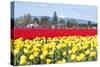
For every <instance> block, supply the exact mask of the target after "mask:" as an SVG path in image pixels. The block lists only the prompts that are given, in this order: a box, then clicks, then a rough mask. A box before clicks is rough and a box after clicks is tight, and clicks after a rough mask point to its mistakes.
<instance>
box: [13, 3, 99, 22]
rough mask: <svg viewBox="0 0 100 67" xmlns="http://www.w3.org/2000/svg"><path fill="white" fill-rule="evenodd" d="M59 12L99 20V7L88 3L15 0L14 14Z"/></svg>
mask: <svg viewBox="0 0 100 67" xmlns="http://www.w3.org/2000/svg"><path fill="white" fill-rule="evenodd" d="M55 11H56V12H57V16H58V17H62V18H65V17H66V18H75V19H83V20H90V21H93V22H96V21H97V7H96V6H86V5H71V4H54V3H37V2H22V1H15V5H14V16H15V18H16V17H20V16H24V14H28V13H30V14H31V15H32V16H50V17H52V16H53V14H54V12H55Z"/></svg>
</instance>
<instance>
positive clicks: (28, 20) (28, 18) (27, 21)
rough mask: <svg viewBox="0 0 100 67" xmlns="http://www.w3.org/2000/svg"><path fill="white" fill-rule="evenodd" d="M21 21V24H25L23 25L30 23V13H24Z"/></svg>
mask: <svg viewBox="0 0 100 67" xmlns="http://www.w3.org/2000/svg"><path fill="white" fill-rule="evenodd" d="M22 21H23V23H22V24H23V25H25V26H26V25H27V24H30V23H32V17H31V15H30V14H27V15H24V17H23V19H22Z"/></svg>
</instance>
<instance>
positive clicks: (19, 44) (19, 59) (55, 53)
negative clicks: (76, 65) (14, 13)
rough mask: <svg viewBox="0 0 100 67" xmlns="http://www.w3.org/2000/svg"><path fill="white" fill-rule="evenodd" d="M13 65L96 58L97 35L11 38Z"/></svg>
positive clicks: (91, 59)
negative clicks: (31, 38) (30, 38)
mask: <svg viewBox="0 0 100 67" xmlns="http://www.w3.org/2000/svg"><path fill="white" fill-rule="evenodd" d="M11 53H12V56H13V57H14V58H13V60H12V61H13V62H14V63H13V64H14V65H26V64H27V65H28V64H51V63H66V62H80V61H95V60H96V59H97V36H86V37H83V36H64V37H54V38H50V37H49V38H45V37H36V38H34V39H33V40H29V39H23V38H18V39H16V40H12V45H11Z"/></svg>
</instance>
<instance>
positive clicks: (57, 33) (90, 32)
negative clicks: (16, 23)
mask: <svg viewBox="0 0 100 67" xmlns="http://www.w3.org/2000/svg"><path fill="white" fill-rule="evenodd" d="M11 33H12V38H14V39H16V38H19V37H23V38H25V39H33V38H35V37H61V36H94V35H96V34H97V30H96V29H46V28H38V29H37V28H23V29H21V28H14V29H12V30H11Z"/></svg>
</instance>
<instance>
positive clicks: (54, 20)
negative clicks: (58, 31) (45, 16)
mask: <svg viewBox="0 0 100 67" xmlns="http://www.w3.org/2000/svg"><path fill="white" fill-rule="evenodd" d="M57 22H58V18H57V13H56V12H54V15H53V24H56V23H57Z"/></svg>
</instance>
